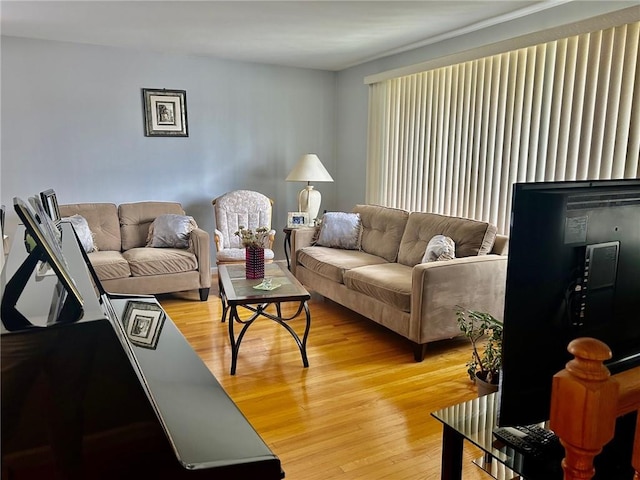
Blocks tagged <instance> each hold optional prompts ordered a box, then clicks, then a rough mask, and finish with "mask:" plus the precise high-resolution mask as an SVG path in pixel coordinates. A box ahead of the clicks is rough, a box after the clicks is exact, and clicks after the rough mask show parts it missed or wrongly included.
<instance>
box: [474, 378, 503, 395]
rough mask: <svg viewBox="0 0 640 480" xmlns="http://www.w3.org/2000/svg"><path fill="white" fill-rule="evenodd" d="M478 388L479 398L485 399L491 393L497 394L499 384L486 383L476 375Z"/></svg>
mask: <svg viewBox="0 0 640 480" xmlns="http://www.w3.org/2000/svg"><path fill="white" fill-rule="evenodd" d="M476 388H477V389H478V397H484V396H485V395H489V394H490V393H493V392H497V391H498V384H497V383H489V382H485V381H484V380H483V379H482V378H480V377H479V376H477V375H476Z"/></svg>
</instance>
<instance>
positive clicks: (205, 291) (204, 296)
mask: <svg viewBox="0 0 640 480" xmlns="http://www.w3.org/2000/svg"><path fill="white" fill-rule="evenodd" d="M199 291H200V301H201V302H206V301H207V299H208V298H209V289H208V288H201V289H200V290H199Z"/></svg>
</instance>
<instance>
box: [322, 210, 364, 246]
mask: <svg viewBox="0 0 640 480" xmlns="http://www.w3.org/2000/svg"><path fill="white" fill-rule="evenodd" d="M361 230H362V225H361V222H360V214H359V213H345V212H327V213H325V214H324V215H323V217H322V226H321V227H320V234H319V235H318V240H317V241H316V243H315V244H316V245H320V246H323V247H332V248H343V249H345V250H360V233H361Z"/></svg>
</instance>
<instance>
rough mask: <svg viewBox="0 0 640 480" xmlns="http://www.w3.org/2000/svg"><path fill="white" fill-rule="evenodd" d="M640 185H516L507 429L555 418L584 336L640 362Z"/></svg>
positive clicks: (503, 420) (502, 411)
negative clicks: (554, 389) (555, 402)
mask: <svg viewBox="0 0 640 480" xmlns="http://www.w3.org/2000/svg"><path fill="white" fill-rule="evenodd" d="M639 311H640V180H602V181H577V182H542V183H528V184H527V183H521V184H516V185H514V189H513V203H512V211H511V231H510V237H509V258H508V264H507V284H506V297H505V311H504V333H503V367H502V368H503V369H502V374H501V379H500V388H499V400H500V406H499V416H498V423H499V425H501V426H506V425H528V424H532V423H537V422H541V421H545V420H548V418H549V408H550V399H551V383H552V377H553V375H554V374H555V373H556V372H558V371H559V370H562V369H563V368H564V365H565V363H566V362H567V361H568V360H569V359H570V357H569V353H568V352H567V350H566V348H567V345H568V343H569V342H570V341H571V340H572V339H574V338H577V337H594V338H598V339H600V340H602V341H604V342H605V343H606V344H607V345H608V346H609V347H610V348H611V350H612V353H613V358H612V360H611V361H610V362H609V363H608V364H607V366H608V367H609V369H610V370H611V372H612V373H617V372H619V371H622V370H624V369H626V368H631V367H633V366H637V365H640V321H639V319H638V313H637V312H639Z"/></svg>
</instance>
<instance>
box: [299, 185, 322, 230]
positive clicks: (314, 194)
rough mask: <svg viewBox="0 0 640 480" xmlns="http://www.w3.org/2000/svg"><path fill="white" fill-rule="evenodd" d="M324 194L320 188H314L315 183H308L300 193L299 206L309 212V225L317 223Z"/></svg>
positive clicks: (300, 209) (301, 209)
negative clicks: (321, 193)
mask: <svg viewBox="0 0 640 480" xmlns="http://www.w3.org/2000/svg"><path fill="white" fill-rule="evenodd" d="M321 200H322V195H320V192H319V191H318V190H314V188H313V185H307V186H306V187H304V188H303V189H302V190H300V193H299V194H298V208H299V211H301V212H307V213H308V214H309V226H313V225H315V219H316V218H318V212H319V211H320V201H321Z"/></svg>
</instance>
